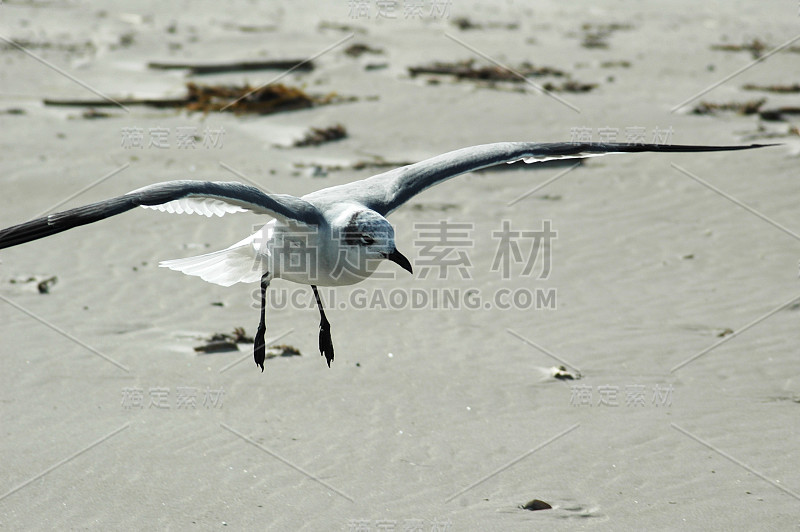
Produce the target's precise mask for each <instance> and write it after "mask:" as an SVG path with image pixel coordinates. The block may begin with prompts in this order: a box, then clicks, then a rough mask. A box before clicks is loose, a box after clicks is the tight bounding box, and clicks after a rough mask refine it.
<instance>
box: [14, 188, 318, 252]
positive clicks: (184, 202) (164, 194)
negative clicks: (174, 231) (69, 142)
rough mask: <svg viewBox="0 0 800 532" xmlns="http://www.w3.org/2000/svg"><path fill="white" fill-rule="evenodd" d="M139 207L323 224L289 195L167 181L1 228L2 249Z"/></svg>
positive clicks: (307, 205)
mask: <svg viewBox="0 0 800 532" xmlns="http://www.w3.org/2000/svg"><path fill="white" fill-rule="evenodd" d="M139 206H141V207H150V208H157V209H159V210H164V211H167V212H178V213H181V212H186V213H198V214H205V215H206V216H211V215H213V214H216V215H218V216H222V215H223V214H225V213H226V212H241V211H252V212H255V213H257V214H267V215H269V216H273V217H275V218H281V219H288V220H297V221H300V222H304V223H307V224H317V223H320V221H321V219H322V217H321V215H320V213H319V211H318V210H317V209H316V207H314V206H313V205H311V204H310V203H308V202H307V201H304V200H302V199H300V198H296V197H294V196H289V195H287V194H266V193H264V192H261V191H260V190H258V189H257V188H255V187H251V186H248V185H243V184H241V183H226V182H220V181H167V182H164V183H156V184H155V185H149V186H146V187H144V188H140V189H138V190H134V191H133V192H129V193H127V194H125V195H124V196H119V197H116V198H111V199H109V200H105V201H99V202H97V203H92V204H91V205H86V206H83V207H78V208H75V209H70V210H68V211H63V212H58V213H55V214H49V215H47V216H43V217H41V218H37V219H35V220H31V221H30V222H26V223H23V224H19V225H15V226H13V227H9V228H8V229H3V230H2V231H0V249H3V248H7V247H11V246H16V245H19V244H24V243H25V242H30V241H31V240H37V239H39V238H44V237H46V236H50V235H54V234H56V233H60V232H61V231H66V230H67V229H72V228H73V227H78V226H79V225H85V224H90V223H92V222H97V221H99V220H103V219H105V218H108V217H110V216H114V215H117V214H121V213H123V212H126V211H129V210H131V209H133V208H134V207H139Z"/></svg>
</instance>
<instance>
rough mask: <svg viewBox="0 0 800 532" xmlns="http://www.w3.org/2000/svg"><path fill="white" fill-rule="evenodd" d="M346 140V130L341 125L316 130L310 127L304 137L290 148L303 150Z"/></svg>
mask: <svg viewBox="0 0 800 532" xmlns="http://www.w3.org/2000/svg"><path fill="white" fill-rule="evenodd" d="M344 138H347V130H346V129H345V127H344V126H343V125H342V124H335V125H333V126H330V127H324V128H316V127H312V128H311V130H310V131H309V132H308V133H306V135H305V136H304V137H303V138H302V139H300V140H298V141H295V143H294V144H292V146H294V147H295V148H304V147H306V146H319V145H320V144H325V143H326V142H334V141H337V140H341V139H344Z"/></svg>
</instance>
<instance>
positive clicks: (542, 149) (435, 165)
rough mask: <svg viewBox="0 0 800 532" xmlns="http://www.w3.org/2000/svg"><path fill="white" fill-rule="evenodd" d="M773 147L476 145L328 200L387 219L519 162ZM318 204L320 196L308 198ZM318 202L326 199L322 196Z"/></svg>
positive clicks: (342, 189)
mask: <svg viewBox="0 0 800 532" xmlns="http://www.w3.org/2000/svg"><path fill="white" fill-rule="evenodd" d="M764 146H774V144H750V145H748V146H686V145H675V146H671V145H662V144H625V143H573V142H556V143H536V142H499V143H495V144H484V145H481V146H472V147H470V148H462V149H460V150H455V151H451V152H448V153H445V154H443V155H438V156H436V157H433V158H431V159H427V160H425V161H422V162H419V163H415V164H411V165H408V166H404V167H402V168H397V169H394V170H390V171H389V172H385V173H383V174H378V175H375V176H372V177H369V178H367V179H364V180H362V181H357V182H355V183H347V184H345V185H340V186H338V187H332V188H330V189H326V190H325V193H324V196H325V199H327V200H329V201H330V200H335V201H355V202H358V203H361V204H362V205H364V206H365V207H368V208H370V209H373V210H375V211H377V212H379V213H380V214H382V215H384V216H386V215H388V214H389V213H390V212H392V211H393V210H395V209H397V208H398V207H400V206H401V205H402V204H404V203H405V202H407V201H408V200H409V199H411V198H412V197H413V196H415V195H417V194H419V193H420V192H422V191H423V190H425V189H427V188H429V187H432V186H434V185H437V184H439V183H441V182H443V181H446V180H448V179H451V178H453V177H456V176H457V175H460V174H463V173H466V172H473V171H475V170H480V169H482V168H487V167H490V166H495V165H498V164H502V163H512V162H515V161H519V160H525V162H542V161H547V160H552V159H571V158H583V157H592V156H597V155H607V154H610V153H636V152H660V153H678V152H708V151H734V150H749V149H752V148H761V147H764ZM304 197H305V198H308V199H309V200H317V199H318V198H317V193H314V194H309V195H308V196H304ZM319 199H323V198H322V196H320V197H319Z"/></svg>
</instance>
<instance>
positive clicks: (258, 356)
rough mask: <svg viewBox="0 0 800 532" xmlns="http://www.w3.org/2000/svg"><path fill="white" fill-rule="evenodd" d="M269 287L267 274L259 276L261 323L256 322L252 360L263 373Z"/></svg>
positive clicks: (265, 353)
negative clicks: (265, 316)
mask: <svg viewBox="0 0 800 532" xmlns="http://www.w3.org/2000/svg"><path fill="white" fill-rule="evenodd" d="M268 286H269V272H267V273H265V274H264V275H262V276H261V321H259V322H258V330H257V331H256V336H255V338H254V339H253V360H255V361H256V366H260V367H261V372H262V373H263V372H264V360H266V358H267V346H266V340H264V334H265V333H266V332H267V323H266V321H265V319H264V313H265V309H266V307H267V287H268Z"/></svg>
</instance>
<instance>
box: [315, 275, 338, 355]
mask: <svg viewBox="0 0 800 532" xmlns="http://www.w3.org/2000/svg"><path fill="white" fill-rule="evenodd" d="M311 289H312V290H314V297H315V298H316V299H317V306H318V307H319V354H320V355H322V356H324V357H325V360H327V361H328V367H331V360H333V340H331V324H330V323H328V318H326V317H325V310H324V309H323V308H322V299H320V297H319V292H318V291H317V287H316V286H314V285H313V284H312V285H311Z"/></svg>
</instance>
